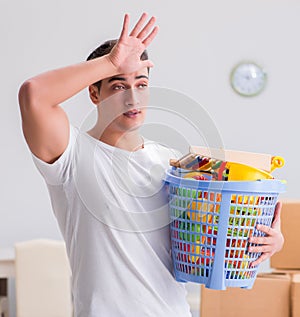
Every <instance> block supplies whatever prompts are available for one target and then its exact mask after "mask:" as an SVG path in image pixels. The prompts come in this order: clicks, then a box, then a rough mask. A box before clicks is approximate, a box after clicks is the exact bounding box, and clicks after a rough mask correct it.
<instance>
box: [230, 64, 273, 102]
mask: <svg viewBox="0 0 300 317" xmlns="http://www.w3.org/2000/svg"><path fill="white" fill-rule="evenodd" d="M266 80H267V74H266V73H265V71H264V70H263V69H262V68H261V67H260V66H258V65H257V64H255V63H252V62H244V63H240V64H238V65H237V66H236V67H235V68H234V69H233V70H232V73H231V77H230V81H231V86H232V88H233V89H234V90H235V91H236V92H237V93H238V94H240V95H242V96H255V95H258V94H259V93H260V92H261V91H262V90H263V89H264V88H265V85H266Z"/></svg>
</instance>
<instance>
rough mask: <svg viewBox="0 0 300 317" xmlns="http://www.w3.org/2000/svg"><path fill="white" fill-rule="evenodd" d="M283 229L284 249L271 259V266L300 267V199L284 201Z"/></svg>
mask: <svg viewBox="0 0 300 317" xmlns="http://www.w3.org/2000/svg"><path fill="white" fill-rule="evenodd" d="M281 230H282V234H283V236H284V246H283V248H282V250H281V251H280V252H278V253H275V254H274V255H273V256H272V257H271V259H270V266H271V267H272V268H278V269H300V239H299V231H300V201H283V205H282V211H281Z"/></svg>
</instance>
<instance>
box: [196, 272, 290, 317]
mask: <svg viewBox="0 0 300 317" xmlns="http://www.w3.org/2000/svg"><path fill="white" fill-rule="evenodd" d="M290 285H291V278H290V276H289V275H288V274H279V273H278V274H275V273H264V274H259V275H258V276H257V278H256V281H255V283H254V286H253V288H252V289H250V290H248V289H241V288H227V290H225V291H220V290H212V289H208V288H205V287H204V286H202V287H201V304H200V311H201V314H200V316H201V317H237V316H243V317H254V316H255V317H290ZM293 317H295V316H293Z"/></svg>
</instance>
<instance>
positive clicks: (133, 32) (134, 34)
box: [129, 13, 147, 36]
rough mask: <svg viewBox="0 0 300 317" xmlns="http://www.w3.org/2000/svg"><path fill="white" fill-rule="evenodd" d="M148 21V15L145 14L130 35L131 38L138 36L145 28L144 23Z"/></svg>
mask: <svg viewBox="0 0 300 317" xmlns="http://www.w3.org/2000/svg"><path fill="white" fill-rule="evenodd" d="M146 19H147V13H143V14H142V15H141V17H140V19H139V20H138V22H137V23H136V25H135V27H134V28H133V30H132V31H131V33H130V34H129V35H130V36H137V35H138V34H139V32H140V30H141V29H142V26H143V24H144V22H145V21H146Z"/></svg>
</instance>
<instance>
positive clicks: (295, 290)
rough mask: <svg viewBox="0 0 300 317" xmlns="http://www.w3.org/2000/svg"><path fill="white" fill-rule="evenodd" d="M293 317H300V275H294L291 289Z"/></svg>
mask: <svg viewBox="0 0 300 317" xmlns="http://www.w3.org/2000/svg"><path fill="white" fill-rule="evenodd" d="M291 306H292V317H299V316H300V274H294V275H293V278H292V287H291Z"/></svg>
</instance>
